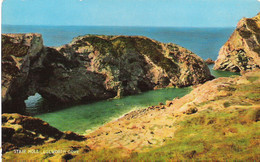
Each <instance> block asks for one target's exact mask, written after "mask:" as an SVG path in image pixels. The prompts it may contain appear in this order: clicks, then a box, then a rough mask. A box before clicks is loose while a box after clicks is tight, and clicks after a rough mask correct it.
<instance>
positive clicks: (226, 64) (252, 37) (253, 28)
mask: <svg viewBox="0 0 260 162" xmlns="http://www.w3.org/2000/svg"><path fill="white" fill-rule="evenodd" d="M256 68H260V13H259V14H258V15H257V16H255V17H253V18H243V19H241V20H240V21H239V23H238V24H237V28H236V30H235V31H234V33H233V34H232V35H231V37H230V38H229V40H228V41H227V42H226V43H225V45H224V46H223V47H222V48H221V49H220V52H219V56H218V59H217V61H216V62H215V66H214V69H215V70H224V71H232V72H242V71H248V70H252V69H256Z"/></svg>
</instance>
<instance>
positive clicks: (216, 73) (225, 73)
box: [208, 65, 240, 78]
mask: <svg viewBox="0 0 260 162" xmlns="http://www.w3.org/2000/svg"><path fill="white" fill-rule="evenodd" d="M213 66H214V65H209V66H208V67H209V70H210V73H211V75H213V76H214V77H216V78H219V77H230V76H232V75H240V73H234V72H229V71H218V70H213Z"/></svg>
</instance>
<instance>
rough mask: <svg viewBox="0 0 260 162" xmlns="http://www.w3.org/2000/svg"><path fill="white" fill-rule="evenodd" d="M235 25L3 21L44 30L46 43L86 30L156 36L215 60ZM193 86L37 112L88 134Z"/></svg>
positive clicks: (36, 99)
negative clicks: (20, 23)
mask: <svg viewBox="0 0 260 162" xmlns="http://www.w3.org/2000/svg"><path fill="white" fill-rule="evenodd" d="M233 30H234V28H174V27H172V28H171V27H104V26H102V27H101V26H99V27H98V26H97V27H94V26H92V27H91V26H59V27H57V26H10V25H3V26H2V32H3V33H40V34H42V35H43V39H44V45H46V46H60V45H63V44H66V43H69V42H70V41H71V40H72V39H73V38H74V37H77V36H79V35H85V34H100V35H142V36H147V37H150V38H153V39H155V40H158V41H161V42H164V43H168V42H172V43H176V44H178V45H181V46H183V47H185V48H187V49H189V50H191V51H193V52H194V53H196V54H197V55H199V56H200V57H202V58H203V59H207V58H212V59H213V60H215V59H216V58H217V56H218V51H219V49H220V48H221V46H222V45H223V44H224V43H225V42H226V41H227V40H228V38H229V36H230V35H231V34H232V32H233ZM212 66H213V65H210V66H209V67H210V70H211V73H212V75H214V76H215V77H228V76H230V75H238V74H237V73H230V72H221V71H215V70H212ZM190 91H191V88H180V89H175V88H168V89H161V90H155V91H148V92H145V93H142V94H138V95H133V96H127V97H124V98H122V99H118V100H106V101H99V102H95V103H92V104H85V105H78V106H72V107H68V108H67V109H63V110H59V111H55V112H49V113H44V114H40V115H36V117H39V118H41V119H43V120H45V121H46V122H48V123H50V124H51V125H52V126H54V127H56V128H58V129H60V130H62V131H67V130H70V131H74V132H77V133H80V134H84V133H85V132H86V130H94V129H96V128H97V127H99V126H101V125H103V124H105V123H107V122H110V121H111V120H114V119H116V118H119V117H120V116H122V115H123V114H125V113H127V112H129V111H132V110H135V109H140V108H146V107H148V106H152V105H157V104H158V103H159V102H163V103H165V101H166V100H172V99H173V98H175V97H177V96H178V97H182V96H184V95H186V94H187V93H189V92H190ZM42 101H43V99H42V98H41V96H40V95H39V94H36V95H35V96H31V97H29V99H28V100H27V101H26V105H27V109H28V110H29V111H30V112H33V113H37V111H38V108H39V107H40V106H41V102H42Z"/></svg>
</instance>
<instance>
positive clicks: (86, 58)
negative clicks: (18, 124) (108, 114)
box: [2, 34, 213, 113]
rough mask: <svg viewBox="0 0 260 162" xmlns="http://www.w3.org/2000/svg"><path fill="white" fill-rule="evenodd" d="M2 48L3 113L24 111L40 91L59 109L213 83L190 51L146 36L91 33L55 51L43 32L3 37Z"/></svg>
mask: <svg viewBox="0 0 260 162" xmlns="http://www.w3.org/2000/svg"><path fill="white" fill-rule="evenodd" d="M2 47H3V48H2V107H3V112H4V113H6V112H7V113H13V112H15V113H25V103H24V100H26V99H27V98H28V96H31V95H34V94H35V93H39V94H40V95H41V96H42V97H43V98H44V99H45V100H46V101H47V102H48V103H50V104H52V105H53V106H52V107H53V108H55V107H56V105H68V104H78V103H87V102H93V101H97V100H103V99H108V98H114V97H121V96H125V95H131V94H136V93H140V92H143V91H147V90H152V89H156V88H165V87H168V86H176V87H184V86H190V85H195V84H200V83H204V82H206V81H208V80H211V79H213V77H212V76H211V74H210V71H209V69H208V67H207V65H206V64H205V63H204V61H203V60H202V59H201V58H200V57H199V56H197V55H195V54H194V53H192V52H191V51H189V50H187V49H185V48H183V47H180V46H178V45H175V44H172V43H168V44H164V43H160V42H158V41H155V40H152V39H149V38H147V37H141V36H97V35H86V36H80V37H77V38H75V39H74V40H73V41H72V42H71V43H70V44H66V45H64V46H61V47H56V48H53V47H45V46H44V45H43V39H42V36H41V35H40V34H3V35H2Z"/></svg>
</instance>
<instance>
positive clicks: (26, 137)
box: [2, 114, 85, 153]
mask: <svg viewBox="0 0 260 162" xmlns="http://www.w3.org/2000/svg"><path fill="white" fill-rule="evenodd" d="M2 132H3V134H2V138H3V139H2V148H3V153H5V152H7V151H11V150H13V149H18V148H19V147H23V146H28V145H29V146H30V145H39V144H43V143H48V142H55V141H57V140H59V139H68V140H75V141H82V140H84V139H85V138H84V137H83V136H80V135H77V134H75V133H73V132H65V133H64V132H61V131H59V130H58V129H56V128H54V127H52V126H50V125H49V124H48V123H46V122H44V121H42V120H41V119H38V118H33V117H29V116H23V115H19V114H2Z"/></svg>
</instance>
